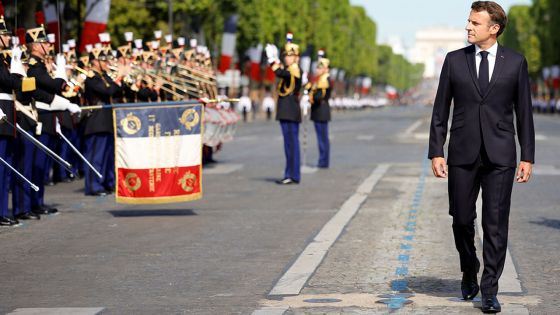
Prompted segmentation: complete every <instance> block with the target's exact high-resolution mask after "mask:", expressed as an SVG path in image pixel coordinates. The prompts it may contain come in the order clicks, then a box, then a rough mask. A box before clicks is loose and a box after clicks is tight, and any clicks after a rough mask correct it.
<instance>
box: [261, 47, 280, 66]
mask: <svg viewBox="0 0 560 315" xmlns="http://www.w3.org/2000/svg"><path fill="white" fill-rule="evenodd" d="M264 50H265V53H266V58H267V59H268V63H269V64H271V63H276V62H278V48H277V47H276V46H274V45H273V44H266V47H265V49H264Z"/></svg>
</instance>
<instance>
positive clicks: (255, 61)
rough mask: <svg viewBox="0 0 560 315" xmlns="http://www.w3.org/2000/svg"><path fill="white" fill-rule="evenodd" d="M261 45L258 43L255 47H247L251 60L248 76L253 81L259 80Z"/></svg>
mask: <svg viewBox="0 0 560 315" xmlns="http://www.w3.org/2000/svg"><path fill="white" fill-rule="evenodd" d="M262 52H263V47H262V45H261V44H258V45H257V46H256V47H251V48H249V50H248V52H247V55H249V59H250V61H251V65H250V68H249V78H251V80H253V81H255V82H259V81H260V80H261V57H262Z"/></svg>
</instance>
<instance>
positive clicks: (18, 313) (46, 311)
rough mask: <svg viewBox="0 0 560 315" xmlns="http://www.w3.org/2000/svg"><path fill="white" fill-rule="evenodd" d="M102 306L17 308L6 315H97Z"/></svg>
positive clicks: (101, 310)
mask: <svg viewBox="0 0 560 315" xmlns="http://www.w3.org/2000/svg"><path fill="white" fill-rule="evenodd" d="M104 309H105V308H104V307H58V308H17V309H15V310H14V311H13V312H11V313H8V315H97V314H101V312H103V310H104Z"/></svg>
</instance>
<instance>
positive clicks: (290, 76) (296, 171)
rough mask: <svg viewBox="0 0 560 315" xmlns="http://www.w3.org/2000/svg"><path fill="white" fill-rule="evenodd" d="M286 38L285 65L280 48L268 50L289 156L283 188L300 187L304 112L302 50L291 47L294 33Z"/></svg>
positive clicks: (267, 48)
mask: <svg viewBox="0 0 560 315" xmlns="http://www.w3.org/2000/svg"><path fill="white" fill-rule="evenodd" d="M286 37H287V40H288V43H287V44H286V45H285V46H284V64H281V63H280V60H279V59H278V48H276V46H274V45H270V44H268V45H267V46H266V55H267V58H268V63H269V64H270V65H271V67H272V70H273V71H274V73H275V74H276V76H277V77H279V78H280V82H279V83H278V106H277V110H276V120H278V121H280V126H281V128H282V135H283V137H284V153H285V155H286V168H285V170H284V178H283V179H281V180H278V181H276V183H277V184H280V185H289V184H298V183H299V181H300V179H301V174H300V152H299V124H300V123H301V108H300V105H299V101H298V93H299V90H300V88H301V69H300V68H299V65H298V62H299V46H298V45H296V44H294V43H292V38H293V35H292V34H291V33H288V35H287V36H286Z"/></svg>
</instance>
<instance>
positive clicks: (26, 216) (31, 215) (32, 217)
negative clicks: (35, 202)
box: [16, 211, 41, 220]
mask: <svg viewBox="0 0 560 315" xmlns="http://www.w3.org/2000/svg"><path fill="white" fill-rule="evenodd" d="M16 219H18V220H40V219H41V216H40V215H38V214H36V213H33V212H31V211H29V212H25V213H20V214H18V215H16Z"/></svg>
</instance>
